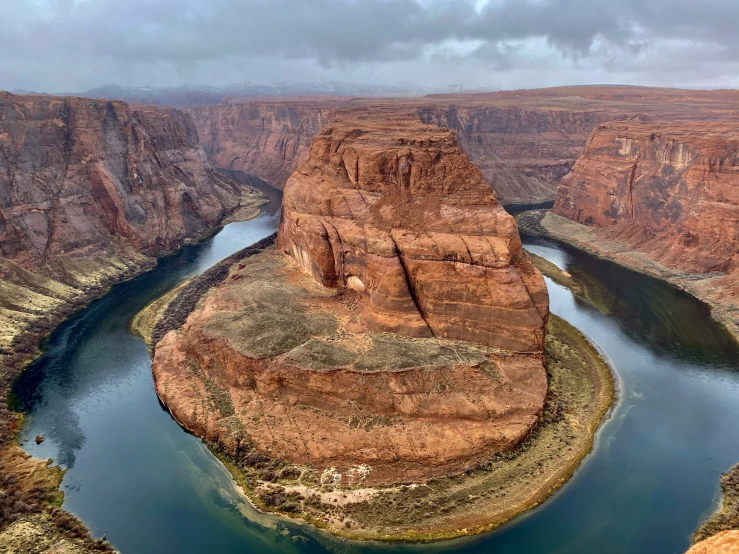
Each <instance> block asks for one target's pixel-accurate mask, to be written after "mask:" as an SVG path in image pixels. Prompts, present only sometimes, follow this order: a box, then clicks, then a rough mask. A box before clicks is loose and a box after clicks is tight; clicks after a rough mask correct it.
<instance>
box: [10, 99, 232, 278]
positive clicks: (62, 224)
mask: <svg viewBox="0 0 739 554" xmlns="http://www.w3.org/2000/svg"><path fill="white" fill-rule="evenodd" d="M0 145H1V146H0V148H1V150H0V152H1V153H0V166H1V168H0V252H1V253H2V256H3V257H4V258H5V259H9V260H13V261H15V262H16V263H19V264H21V265H24V267H34V266H38V265H39V264H43V263H46V262H49V261H53V260H54V259H56V258H59V257H61V256H67V257H68V256H71V255H74V254H75V253H82V252H84V253H85V254H87V255H89V254H91V253H98V252H103V251H105V250H106V249H109V248H112V249H114V250H121V249H125V248H130V249H133V250H134V251H136V252H141V253H144V254H147V255H152V256H155V255H157V254H159V253H161V252H165V251H167V250H171V249H172V248H176V247H178V246H180V245H181V244H182V241H183V240H184V239H185V238H187V237H192V236H195V235H198V234H200V233H203V232H204V231H206V230H208V229H210V228H212V227H213V226H214V225H216V224H217V223H218V222H219V221H220V220H221V219H222V218H223V217H224V216H225V215H226V214H227V213H229V212H230V211H232V210H234V209H235V208H236V207H238V206H239V204H240V201H241V196H242V190H241V187H240V186H239V185H238V184H237V183H235V182H234V181H232V180H230V179H228V178H226V177H224V176H222V175H220V174H219V173H218V172H217V171H216V170H215V168H214V167H213V165H212V164H211V163H210V162H209V161H208V160H207V157H206V155H205V153H204V151H203V149H202V148H201V147H200V145H199V143H198V135H197V131H196V130H195V127H194V126H193V124H192V122H191V120H190V118H189V117H188V116H187V115H185V114H183V113H181V112H179V111H177V110H174V109H170V108H153V107H131V106H129V105H127V104H124V103H122V102H106V101H95V100H87V99H82V98H56V97H47V96H15V95H11V94H3V95H2V96H0Z"/></svg>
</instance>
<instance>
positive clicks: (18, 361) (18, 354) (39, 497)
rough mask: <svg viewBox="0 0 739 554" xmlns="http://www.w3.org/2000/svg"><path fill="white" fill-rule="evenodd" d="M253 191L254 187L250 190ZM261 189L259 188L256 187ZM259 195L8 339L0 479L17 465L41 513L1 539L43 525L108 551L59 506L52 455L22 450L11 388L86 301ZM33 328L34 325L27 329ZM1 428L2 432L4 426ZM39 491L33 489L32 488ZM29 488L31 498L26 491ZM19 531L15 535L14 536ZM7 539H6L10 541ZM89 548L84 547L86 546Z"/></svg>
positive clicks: (241, 214) (239, 216)
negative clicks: (41, 456)
mask: <svg viewBox="0 0 739 554" xmlns="http://www.w3.org/2000/svg"><path fill="white" fill-rule="evenodd" d="M254 190H256V189H254ZM257 192H259V191H257ZM261 196H262V198H261V199H259V200H257V201H256V202H251V203H249V204H248V205H247V204H241V205H239V206H238V207H237V208H236V209H235V210H234V211H233V212H232V213H230V214H227V215H226V216H224V218H223V219H222V220H221V221H220V222H219V223H218V225H217V226H215V227H213V228H211V229H208V230H206V231H204V232H202V233H200V234H198V235H196V236H193V237H186V238H184V239H183V240H182V244H181V245H180V246H179V247H178V248H175V249H172V250H168V251H165V252H162V253H161V254H160V255H158V256H156V257H153V256H148V255H145V254H138V256H140V258H141V261H140V262H139V261H138V260H129V261H130V262H131V263H130V265H128V264H125V263H124V267H125V270H124V271H122V272H120V273H119V274H117V275H111V276H107V277H105V278H103V279H101V281H100V283H98V284H96V285H93V286H90V287H88V288H86V289H77V290H78V291H79V292H80V295H79V296H78V297H77V298H75V299H74V300H73V301H71V302H68V303H67V304H66V305H62V306H60V308H61V309H59V310H57V311H54V312H49V313H47V314H46V317H45V318H44V319H41V320H39V321H37V322H33V324H32V326H29V329H27V330H24V331H22V332H21V333H19V334H18V335H17V336H16V337H15V338H14V339H13V343H12V348H13V353H12V354H10V355H3V354H0V364H1V365H0V367H2V374H0V377H1V378H2V382H0V387H1V388H2V390H1V391H0V395H1V396H2V398H0V410H2V413H1V414H0V417H2V421H0V425H2V429H0V478H2V477H6V476H9V475H16V474H17V473H19V472H18V471H17V469H18V468H19V467H22V468H23V471H22V472H21V473H20V476H19V478H17V481H18V483H19V484H18V486H19V490H20V491H21V493H22V494H24V495H26V496H25V497H24V498H25V501H26V502H27V503H30V504H31V505H38V506H39V509H40V512H29V513H26V514H25V515H21V516H20V517H19V518H18V519H16V520H15V521H10V522H8V525H5V526H2V527H0V541H5V540H6V539H7V540H8V541H11V542H12V541H20V543H19V544H20V546H21V547H22V546H24V544H25V543H23V539H22V536H23V535H24V534H28V536H29V540H35V539H34V538H32V537H33V534H34V533H35V532H37V531H38V529H43V534H45V535H49V536H50V537H51V536H55V537H57V539H59V540H72V541H73V544H74V545H76V546H77V547H82V548H85V549H93V550H95V551H112V550H111V547H110V545H109V543H107V542H106V541H104V539H95V538H94V537H93V536H92V535H91V534H90V532H89V530H88V529H87V527H86V526H85V524H84V523H83V522H82V521H81V520H79V519H78V518H77V517H76V516H75V515H74V514H72V513H70V512H67V511H64V510H63V509H62V508H61V506H62V504H63V502H64V491H62V490H60V486H61V482H62V479H63V477H64V471H63V470H61V469H60V468H59V467H58V466H55V465H51V464H52V463H53V461H52V459H51V458H49V459H47V460H41V459H36V458H33V457H32V456H31V455H30V454H28V453H27V452H26V451H25V450H24V449H23V446H22V444H21V443H20V441H19V433H20V431H21V428H22V425H23V419H24V414H23V413H22V412H19V411H17V410H16V409H15V408H16V407H17V405H16V402H15V400H14V398H13V387H14V385H15V382H16V381H17V379H18V378H19V377H20V375H21V374H22V373H23V371H24V370H25V369H26V368H27V367H28V366H30V365H31V364H32V363H33V362H34V361H36V360H37V359H38V358H39V357H41V356H42V355H43V354H44V351H45V347H44V345H45V343H46V342H47V341H48V339H49V337H50V336H51V335H52V334H53V333H54V331H56V329H57V328H58V327H59V326H60V325H62V324H63V323H64V322H66V321H68V320H69V319H70V318H72V317H74V316H75V315H76V314H77V313H79V312H80V311H82V310H83V309H85V308H87V307H88V306H89V305H90V304H92V303H93V302H95V301H96V300H99V299H101V298H103V297H104V296H105V295H106V294H108V293H109V292H110V290H111V289H112V288H113V287H115V286H116V285H119V284H122V283H124V282H127V281H130V280H132V279H135V278H137V277H139V276H141V275H143V274H145V273H147V272H149V271H151V270H153V269H155V268H156V267H157V264H158V262H159V260H161V259H164V258H167V257H169V256H172V255H175V254H177V253H178V252H180V251H181V250H182V249H183V248H185V247H188V246H194V245H197V244H201V243H203V242H205V241H207V240H208V239H210V238H212V237H213V236H214V235H215V234H217V233H218V232H219V231H220V230H222V229H223V227H225V226H226V225H228V224H229V223H233V222H236V221H248V220H250V219H254V218H256V217H258V216H259V215H260V214H261V211H262V210H261V208H262V206H264V205H265V204H267V203H268V202H269V200H268V199H267V198H266V197H264V196H263V195H261ZM31 327H32V329H33V330H31ZM3 430H4V431H5V432H2V431H3ZM34 488H35V489H37V490H31V489H34ZM29 491H31V493H33V496H32V497H29V496H27V495H28V494H30V493H29ZM16 524H17V525H18V526H19V527H22V528H23V531H21V532H20V534H17V533H7V531H8V530H9V529H11V528H12V527H13V526H14V525H16ZM16 535H17V536H16ZM9 544H10V543H9ZM85 551H87V550H85Z"/></svg>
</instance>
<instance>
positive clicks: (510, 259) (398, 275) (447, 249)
mask: <svg viewBox="0 0 739 554" xmlns="http://www.w3.org/2000/svg"><path fill="white" fill-rule="evenodd" d="M375 113H376V111H373V112H372V114H371V113H370V112H369V111H368V112H364V113H361V112H358V111H357V110H354V111H352V112H351V113H347V114H346V115H345V116H344V117H343V118H342V117H338V118H337V120H338V122H337V123H335V124H333V125H329V126H328V127H326V128H325V129H324V130H323V131H322V132H321V133H320V134H319V135H318V136H317V137H316V138H315V139H314V140H313V143H312V145H311V150H310V157H309V159H308V162H307V163H306V164H305V165H304V166H303V167H302V168H301V169H300V170H299V171H298V172H296V173H295V174H294V175H293V176H292V177H291V178H290V180H289V181H288V183H287V185H286V187H285V196H284V198H283V211H282V220H281V222H280V230H279V235H278V247H279V248H280V249H281V250H282V251H283V252H284V253H285V254H286V255H288V256H290V258H291V259H292V260H293V261H294V263H295V264H296V265H297V266H298V267H300V268H301V269H302V270H303V271H305V272H306V273H308V274H309V275H311V276H312V277H313V278H314V279H315V280H316V282H318V283H320V284H321V285H323V286H326V287H336V286H346V287H348V288H350V289H354V290H356V291H357V292H359V293H361V294H362V295H363V296H365V297H366V298H367V306H366V308H365V310H364V311H363V313H362V317H363V320H364V321H365V322H366V324H367V325H368V326H369V327H370V328H371V329H373V330H375V331H380V332H381V331H392V332H395V333H399V334H402V335H406V336H411V337H431V336H434V337H443V338H450V339H458V340H466V341H472V342H477V343H480V344H485V345H488V346H494V347H499V348H506V349H510V350H518V351H541V349H542V345H543V330H544V326H545V325H546V319H547V315H548V296H547V292H546V287H545V285H544V282H543V279H542V277H541V274H540V273H539V271H538V270H537V269H535V268H534V266H533V265H532V263H531V260H530V259H529V257H528V255H527V254H526V253H525V252H524V251H523V249H522V248H521V240H520V237H519V235H518V229H517V228H516V224H515V221H514V219H513V218H512V217H511V216H510V215H508V214H507V213H506V211H505V210H504V209H503V208H502V207H501V206H500V205H499V204H498V202H497V201H496V200H495V195H494V194H493V192H492V191H491V190H490V188H489V187H487V186H486V185H485V182H484V180H483V178H482V175H481V173H480V171H479V170H478V169H477V168H476V167H475V166H473V165H472V164H471V163H470V162H469V161H468V159H467V156H466V155H465V154H463V153H462V152H461V151H460V150H459V147H458V145H457V142H456V139H455V136H454V134H453V133H451V132H450V131H448V130H442V129H439V128H438V127H434V126H429V125H423V124H421V123H419V122H417V121H414V120H413V119H412V118H411V117H408V116H405V117H404V116H403V115H396V114H395V113H393V112H389V113H386V114H384V116H383V115H374V114H375ZM451 283H453V286H450V284H451Z"/></svg>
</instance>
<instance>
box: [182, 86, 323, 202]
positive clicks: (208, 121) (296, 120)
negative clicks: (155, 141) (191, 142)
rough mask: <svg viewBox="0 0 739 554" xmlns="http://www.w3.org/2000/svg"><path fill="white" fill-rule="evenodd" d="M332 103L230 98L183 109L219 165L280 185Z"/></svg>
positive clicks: (299, 159) (302, 155)
mask: <svg viewBox="0 0 739 554" xmlns="http://www.w3.org/2000/svg"><path fill="white" fill-rule="evenodd" d="M332 105H333V104H332V103H331V102H330V101H328V100H324V101H323V102H299V101H292V102H234V103H224V104H219V105H215V106H192V107H189V108H184V109H183V111H185V112H187V113H188V114H189V115H190V116H191V117H192V119H193V121H194V123H195V126H196V127H197V129H198V134H199V135H200V141H201V144H202V145H203V148H204V149H205V152H206V153H207V154H208V156H209V157H210V159H211V161H212V162H213V163H214V164H215V165H216V166H218V167H222V168H226V169H234V170H237V171H243V172H245V173H250V174H252V175H256V176H257V177H259V178H261V179H264V180H265V181H267V182H268V183H270V184H271V185H272V186H274V187H277V188H279V189H281V188H283V187H284V185H285V182H286V181H287V179H288V177H290V175H291V174H292V172H293V171H295V169H296V168H297V167H299V166H300V165H302V164H303V162H305V159H306V157H307V154H308V146H309V145H310V141H311V139H312V138H313V137H314V136H315V135H316V134H317V133H318V131H319V130H320V129H321V128H322V127H323V126H324V125H325V124H326V121H327V120H328V116H329V113H330V111H331V109H332Z"/></svg>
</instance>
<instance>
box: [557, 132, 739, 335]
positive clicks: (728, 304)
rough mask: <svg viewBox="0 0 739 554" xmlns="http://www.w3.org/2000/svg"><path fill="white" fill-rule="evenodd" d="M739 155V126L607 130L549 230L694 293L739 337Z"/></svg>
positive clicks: (590, 147) (596, 137)
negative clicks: (569, 222)
mask: <svg viewBox="0 0 739 554" xmlns="http://www.w3.org/2000/svg"><path fill="white" fill-rule="evenodd" d="M738 148H739V125H738V124H736V123H730V122H724V123H721V124H717V123H706V122H701V121H692V122H674V123H665V122H648V123H641V122H613V123H607V124H603V125H600V126H598V128H597V129H596V130H595V131H594V132H593V134H592V136H591V137H590V139H589V140H588V144H587V147H586V148H585V152H584V153H583V155H582V157H581V158H580V159H579V160H578V161H577V163H576V164H575V166H574V167H573V170H572V172H571V173H570V174H568V175H567V176H566V177H565V178H563V179H562V183H561V185H560V187H559V190H558V194H557V200H556V202H555V204H554V208H553V210H552V212H553V214H555V215H547V216H546V217H545V218H544V220H543V222H542V223H543V225H544V226H545V227H547V229H549V230H551V231H552V232H553V233H555V234H562V235H563V236H570V237H571V238H572V239H573V240H574V241H575V242H577V243H578V244H585V245H586V246H588V248H590V249H592V250H593V251H598V252H601V253H602V254H603V255H605V256H608V257H613V258H614V259H616V260H617V261H621V262H622V263H625V264H627V265H630V266H631V267H634V268H637V269H640V270H643V271H648V272H652V273H654V274H657V275H659V276H660V277H663V278H667V279H668V280H671V281H673V282H675V283H677V284H679V285H680V286H682V287H683V288H686V289H687V290H689V291H690V292H691V293H693V294H694V295H695V296H697V297H698V298H700V299H702V300H704V301H706V302H707V303H708V304H710V305H711V306H712V307H713V308H714V312H715V316H716V318H717V319H719V321H721V322H722V323H724V324H725V325H726V326H727V328H728V329H729V330H730V331H732V332H733V333H734V335H735V336H739V254H738V252H739V169H738V167H739V162H738V159H737V151H738ZM557 216H559V217H560V218H565V219H564V220H561V219H557ZM568 221H573V222H576V223H579V224H582V225H580V226H575V227H573V225H572V224H568Z"/></svg>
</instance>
